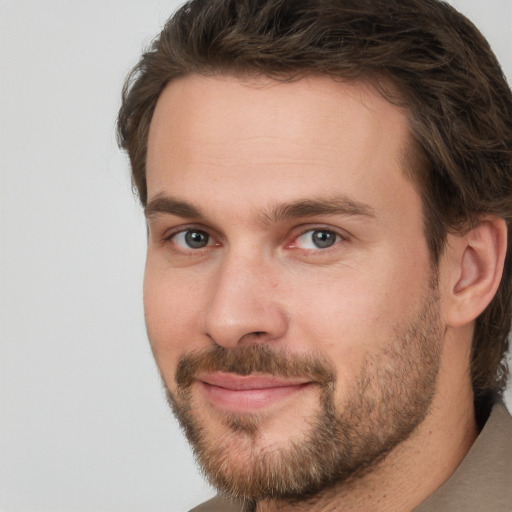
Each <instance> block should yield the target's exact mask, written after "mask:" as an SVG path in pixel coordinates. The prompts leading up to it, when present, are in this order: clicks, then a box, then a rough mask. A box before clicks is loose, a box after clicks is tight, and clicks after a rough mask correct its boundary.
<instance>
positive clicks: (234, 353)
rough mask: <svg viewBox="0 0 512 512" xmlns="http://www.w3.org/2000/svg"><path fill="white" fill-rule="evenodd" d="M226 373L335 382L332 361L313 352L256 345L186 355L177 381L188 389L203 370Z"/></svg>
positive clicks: (177, 375)
mask: <svg viewBox="0 0 512 512" xmlns="http://www.w3.org/2000/svg"><path fill="white" fill-rule="evenodd" d="M211 372H225V373H234V374H238V375H250V374H251V373H265V374H270V375H274V376H276V377H284V378H307V379H308V380H311V381H312V382H315V383H317V384H319V385H321V386H327V385H329V384H331V383H333V382H334V380H335V373H334V370H333V368H332V367H331V365H330V364H329V362H327V361H326V360H324V359H322V358H321V357H319V356H316V355H313V354H301V355H297V354H294V355H291V354H288V353H286V352H285V351H284V350H283V349H277V348H274V347H272V348H271V347H270V346H269V345H262V344H255V345H246V346H240V347H235V348H231V349H226V348H224V347H221V346H220V345H216V346H214V347H212V348H211V349H208V350H206V351H201V352H191V353H189V354H185V355H183V356H182V357H181V358H180V360H179V362H178V367H177V370H176V376H175V381H176V385H177V386H178V388H180V389H187V388H189V387H190V386H191V385H192V384H193V382H194V380H195V379H196V378H197V376H198V375H199V374H200V373H211Z"/></svg>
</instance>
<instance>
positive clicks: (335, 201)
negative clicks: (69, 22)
mask: <svg viewBox="0 0 512 512" xmlns="http://www.w3.org/2000/svg"><path fill="white" fill-rule="evenodd" d="M407 141H408V126H407V120H406V117H405V115H404V113H403V112H402V111H401V110H400V109H399V108H397V107H395V106H392V105H391V104H389V103H388V102H387V101H385V100H384V99H383V98H382V97H381V96H380V95H379V94H378V93H376V92H375V91H373V89H371V88H370V87H369V86H364V85H361V84H347V83H342V82H334V81H332V80H331V79H329V78H318V77H317V78H307V79H302V80H299V81H296V82H293V83H278V82H273V81H271V80H266V79H260V80H252V81H247V82H244V81H240V80H238V79H235V78H233V77H227V76H218V77H210V78H206V77H200V76H194V75H192V76H188V77H185V78H182V79H178V80H175V81H173V82H172V83H171V84H170V85H169V86H168V87H167V88H166V90H165V91H164V92H163V94H162V96H161V98H160V100H159V102H158V105H157V108H156V111H155V114H154V117H153V120H152V125H151V130H150V136H149V146H148V159H147V185H148V208H147V214H148V223H149V241H148V255H147V265H146V276H145V290H144V302H145V311H146V322H147V328H148V333H149V338H150V341H151V346H152V348H153V351H154V354H155V358H156V362H157V365H158V368H159V370H160V372H161V375H162V377H163V380H164V382H165V385H166V387H167V389H168V392H169V397H170V401H171V403H172V406H173V408H174V410H175V412H176V414H177V415H178V418H179V419H180V421H181V423H182V424H183V426H184V428H185V431H186V433H187V435H188V437H189V440H190V441H191V442H192V444H193V446H194V449H195V451H196V455H197V456H198V459H199V461H200V463H201V464H202V465H203V467H204V468H205V471H206V473H207V474H208V475H209V476H210V479H211V480H212V482H213V483H214V485H217V486H218V487H220V488H222V489H223V490H225V491H227V492H231V493H232V494H234V495H237V496H240V497H245V498H249V499H259V498H262V497H264V496H267V497H269V496H274V497H283V498H285V497H288V498H293V497H294V496H304V494H305V493H308V492H309V493H314V492H317V491H319V490H321V489H323V488H325V487H328V486H330V485H333V484H335V483H336V482H340V481H343V480H345V479H347V478H349V477H350V476H355V475H358V474H360V473H361V471H362V470H363V469H367V468H371V467H372V466H374V465H375V464H376V463H377V462H378V461H379V460H381V458H382V456H383V455H384V454H386V453H387V452H389V451H390V450H392V449H393V447H395V446H396V445H397V444H399V443H400V442H401V441H403V440H404V439H405V438H407V437H408V436H409V434H410V433H411V432H412V431H413V430H414V428H415V427H416V426H417V425H418V424H419V423H420V422H421V421H422V419H423V418H424V417H425V415H426V414H427V413H428V408H429V404H430V401H431V399H432V396H433V394H434V392H435V382H436V376H437V371H438V366H439V352H440V348H439V347H440V334H439V333H440V312H439V301H438V298H437V287H436V273H435V272H434V271H433V269H432V267H431V264H430V259H429V254H428V250H427V246H426V242H425V239H424V236H423V216H422V208H421V201H420V198H419V195H418V193H417V192H416V190H415V188H414V186H413V184H412V183H411V182H410V181H409V180H408V179H406V178H405V176H404V171H405V169H404V166H405V165H406V164H405V162H406V161H407V159H406V158H405V154H406V146H407Z"/></svg>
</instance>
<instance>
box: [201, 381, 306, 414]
mask: <svg viewBox="0 0 512 512" xmlns="http://www.w3.org/2000/svg"><path fill="white" fill-rule="evenodd" d="M200 384H201V387H202V389H203V391H204V393H205V394H206V396H207V398H208V399H209V400H210V402H212V403H213V404H214V405H216V406H217V407H220V408H222V409H228V410H232V411H245V412H250V411H253V410H258V409H263V408H265V407H269V406H271V405H273V404H275V403H277V402H280V401H282V400H284V399H286V398H289V397H291V396H293V395H295V394H297V393H300V392H302V391H303V390H304V389H306V388H307V387H309V386H311V383H305V384H296V385H292V386H278V387H271V388H262V389H243V390H239V389H228V388H222V387H219V386H213V385H211V384H207V383H206V382H202V381H200Z"/></svg>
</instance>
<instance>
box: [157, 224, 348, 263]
mask: <svg viewBox="0 0 512 512" xmlns="http://www.w3.org/2000/svg"><path fill="white" fill-rule="evenodd" d="M187 232H191V233H193V232H196V233H204V234H206V235H207V236H208V237H209V240H208V243H207V245H205V246H204V247H199V248H192V247H188V248H182V247H179V246H177V245H176V244H175V243H173V240H175V239H176V237H177V236H178V235H181V234H183V235H185V234H186V233H187ZM314 232H324V233H329V234H332V235H334V236H335V240H334V242H333V244H332V245H330V246H328V247H324V248H320V247H318V248H316V249H314V248H309V249H303V248H301V247H298V246H297V240H299V239H300V238H301V237H303V236H304V235H306V234H308V233H312V234H313V233H314ZM347 239H348V237H347V235H346V234H342V233H340V232H339V231H337V230H335V229H332V228H330V227H324V226H308V227H307V228H306V227H305V228H304V229H302V230H301V231H300V232H299V233H298V234H297V235H294V236H293V239H292V241H291V242H288V243H287V244H286V245H285V247H286V248H288V249H295V250H299V251H303V252H307V253H310V254H312V253H314V252H320V253H325V252H327V251H329V250H330V249H331V248H332V247H334V246H336V245H338V244H339V243H340V242H346V241H347ZM212 240H214V241H215V237H213V236H212V235H211V234H210V233H209V231H208V229H206V228H203V227H198V226H185V227H181V228H180V229H177V230H175V231H173V232H172V233H170V234H168V235H166V236H165V237H164V238H163V240H162V245H166V246H167V245H168V246H170V247H171V248H172V250H173V251H174V252H177V253H180V254H185V255H190V256H192V255H193V254H198V253H199V254H200V253H203V249H207V248H209V247H212V246H214V247H215V246H220V245H221V243H219V242H214V243H213V244H211V241H212Z"/></svg>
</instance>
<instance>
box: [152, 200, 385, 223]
mask: <svg viewBox="0 0 512 512" xmlns="http://www.w3.org/2000/svg"><path fill="white" fill-rule="evenodd" d="M144 212H145V215H146V218H148V219H150V218H152V217H155V216H157V215H162V214H164V215H165V214H167V215H175V216H177V217H183V218H192V219H197V220H205V219H206V218H207V217H208V216H207V215H206V213H205V212H204V210H202V209H201V208H200V207H198V206H195V205H193V204H191V203H188V202H186V201H180V200H178V199H176V198H173V197H169V196H157V197H155V199H153V200H151V201H150V202H149V203H148V204H147V206H146V208H145V209H144ZM318 215H344V216H363V217H369V218H375V211H374V209H373V208H372V207H371V206H369V205H367V204H364V203H361V202H359V201H355V200H353V199H351V198H349V197H347V196H333V197H327V198H314V199H299V200H297V201H292V202H290V203H283V204H278V205H275V206H273V207H271V208H270V210H269V211H268V212H264V213H263V214H262V215H261V217H260V219H261V222H262V223H263V224H266V225H268V224H272V223H278V222H284V221H286V220H293V219H297V218H302V217H315V216H318Z"/></svg>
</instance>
